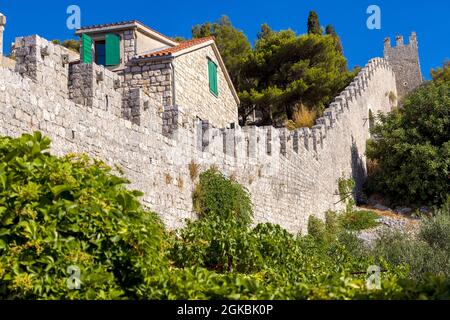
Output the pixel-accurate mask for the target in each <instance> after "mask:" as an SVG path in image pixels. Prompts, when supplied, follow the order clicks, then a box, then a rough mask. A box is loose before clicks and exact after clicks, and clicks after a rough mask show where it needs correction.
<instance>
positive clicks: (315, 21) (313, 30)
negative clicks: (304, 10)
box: [308, 11, 323, 35]
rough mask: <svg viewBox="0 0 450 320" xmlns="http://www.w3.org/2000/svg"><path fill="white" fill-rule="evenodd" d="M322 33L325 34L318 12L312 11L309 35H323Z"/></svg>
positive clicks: (309, 19) (309, 17)
mask: <svg viewBox="0 0 450 320" xmlns="http://www.w3.org/2000/svg"><path fill="white" fill-rule="evenodd" d="M322 33H323V32H322V28H321V26H320V22H319V16H318V15H317V12H315V11H310V12H309V15H308V34H318V35H321V34H322Z"/></svg>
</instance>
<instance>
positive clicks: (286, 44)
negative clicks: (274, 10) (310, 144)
mask: <svg viewBox="0 0 450 320" xmlns="http://www.w3.org/2000/svg"><path fill="white" fill-rule="evenodd" d="M268 31H269V29H268V27H267V26H266V25H263V27H262V29H261V32H260V33H259V35H260V36H259V38H258V40H257V41H256V43H255V49H254V51H253V52H252V53H251V54H250V55H249V56H248V57H247V58H246V60H245V62H244V64H243V66H242V68H243V71H242V72H243V74H244V75H245V77H244V78H245V79H246V82H245V86H243V87H242V90H241V92H240V98H241V109H240V111H241V113H240V115H241V118H242V120H243V122H245V121H246V118H247V117H248V115H249V114H250V113H251V112H252V111H253V110H255V109H256V110H258V111H259V112H260V113H261V115H262V121H261V124H276V125H282V124H283V123H284V121H285V120H287V119H292V116H293V113H294V112H295V111H296V109H297V108H298V106H300V105H301V104H303V105H305V106H307V107H308V108H309V109H314V110H317V111H319V113H320V111H322V110H323V109H324V108H325V106H326V105H328V103H330V102H331V100H332V99H333V98H334V96H335V95H336V94H337V93H338V92H340V91H341V90H342V89H343V88H345V86H346V85H347V84H348V82H349V81H350V80H351V78H352V76H353V74H351V73H349V72H342V70H344V69H345V67H346V65H347V62H346V59H345V58H344V56H343V55H342V54H341V53H340V52H339V51H338V50H336V46H335V41H334V39H333V37H331V36H322V35H317V34H309V35H301V36H297V35H296V34H295V32H293V31H292V30H282V31H278V32H275V31H271V30H270V32H268ZM261 35H264V36H261Z"/></svg>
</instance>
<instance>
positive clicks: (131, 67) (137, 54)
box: [76, 21, 239, 127]
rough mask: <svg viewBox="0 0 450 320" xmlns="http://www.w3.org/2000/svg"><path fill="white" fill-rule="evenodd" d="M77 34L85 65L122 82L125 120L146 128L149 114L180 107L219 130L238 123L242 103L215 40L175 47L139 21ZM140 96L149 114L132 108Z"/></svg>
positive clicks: (202, 39)
mask: <svg viewBox="0 0 450 320" xmlns="http://www.w3.org/2000/svg"><path fill="white" fill-rule="evenodd" d="M76 34H77V35H78V36H80V38H81V62H82V63H92V62H94V63H96V64H98V65H103V66H105V67H106V68H107V69H109V70H111V71H114V72H115V73H117V74H118V75H120V76H121V78H122V88H123V90H124V102H123V116H124V117H125V118H127V119H129V120H132V121H133V122H135V123H138V124H142V123H143V121H144V122H145V121H146V120H145V119H146V118H148V117H146V116H145V111H146V110H148V109H149V108H150V109H153V110H160V111H161V110H167V108H174V107H175V108H177V110H178V111H180V110H182V112H183V113H184V114H186V115H187V116H188V117H190V118H199V119H204V120H208V121H209V122H210V123H211V124H212V125H214V126H217V127H229V126H231V124H233V123H237V122H238V105H239V98H238V95H237V93H236V90H235V88H234V86H233V83H232V82H231V79H230V77H229V74H228V72H227V70H226V67H225V64H224V62H223V60H222V58H221V56H220V53H219V50H218V48H217V46H216V44H215V42H214V39H213V38H212V37H207V38H200V39H193V40H188V41H184V42H175V41H174V40H173V39H171V38H169V37H167V36H164V35H162V34H161V33H159V32H157V31H155V30H153V29H151V28H149V27H147V26H145V25H144V24H142V23H141V22H139V21H127V22H119V23H112V24H103V25H94V26H89V27H83V28H81V29H79V30H77V32H76ZM137 90H139V91H138V92H137ZM136 95H139V96H141V97H142V96H144V97H146V99H147V100H148V103H147V105H146V107H145V108H143V107H142V106H136V105H135V104H133V102H132V101H135V100H136V99H133V98H130V97H135V96H136ZM127 97H128V100H127Z"/></svg>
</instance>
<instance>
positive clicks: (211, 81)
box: [208, 59, 219, 96]
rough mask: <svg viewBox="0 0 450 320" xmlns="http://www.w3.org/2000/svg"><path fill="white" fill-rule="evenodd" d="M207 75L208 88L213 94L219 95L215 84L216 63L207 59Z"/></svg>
mask: <svg viewBox="0 0 450 320" xmlns="http://www.w3.org/2000/svg"><path fill="white" fill-rule="evenodd" d="M208 77H209V90H210V91H211V93H212V94H214V95H215V96H218V95H219V87H218V85H217V65H216V64H215V63H214V62H213V61H212V60H209V59H208Z"/></svg>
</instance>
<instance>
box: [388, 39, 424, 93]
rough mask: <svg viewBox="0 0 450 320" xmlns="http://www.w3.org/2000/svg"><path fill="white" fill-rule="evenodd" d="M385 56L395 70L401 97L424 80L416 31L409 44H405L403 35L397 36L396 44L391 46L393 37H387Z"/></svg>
mask: <svg viewBox="0 0 450 320" xmlns="http://www.w3.org/2000/svg"><path fill="white" fill-rule="evenodd" d="M384 57H385V59H386V60H387V61H388V63H389V64H390V66H391V67H392V69H393V70H394V73H395V76H396V79H397V91H398V97H399V98H400V99H401V98H403V97H405V96H406V95H407V94H408V93H409V92H411V91H412V90H414V89H415V88H417V87H418V86H419V85H420V84H421V83H422V82H423V77H422V71H421V69H420V61H419V45H418V42H417V36H416V34H415V33H414V32H413V33H412V34H411V36H410V37H409V43H408V44H407V45H405V44H404V40H403V36H397V37H396V45H395V46H391V39H390V38H386V39H385V40H384Z"/></svg>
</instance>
